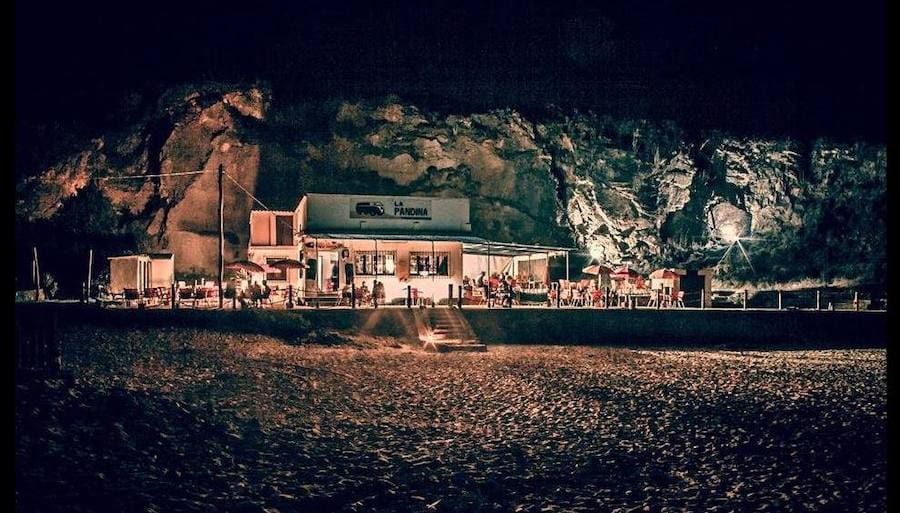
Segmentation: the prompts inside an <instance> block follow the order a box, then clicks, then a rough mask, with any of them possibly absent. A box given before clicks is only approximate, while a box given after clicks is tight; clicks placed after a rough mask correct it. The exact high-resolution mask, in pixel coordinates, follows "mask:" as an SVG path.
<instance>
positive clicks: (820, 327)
mask: <svg viewBox="0 0 900 513" xmlns="http://www.w3.org/2000/svg"><path fill="white" fill-rule="evenodd" d="M462 315H464V316H465V318H466V320H468V321H469V324H470V325H471V326H472V329H473V330H474V331H475V334H476V335H477V336H478V338H479V339H480V340H481V342H483V343H486V344H594V345H613V346H644V347H650V346H652V347H665V346H669V347H672V346H677V347H729V348H730V347H734V348H738V347H748V348H749V347H766V348H774V349H778V348H783V349H797V348H829V347H833V348H838V347H847V348H853V347H860V348H861V347H873V348H878V347H886V345H887V313H886V312H842V311H795V310H794V311H784V310H783V311H754V310H745V311H742V310H589V309H583V310H582V309H553V308H546V309H542V308H533V309H531V308H529V309H512V310H504V309H492V310H487V309H463V310H462ZM54 317H55V318H56V319H58V322H59V323H60V328H61V329H64V327H65V326H66V325H69V324H97V325H104V326H117V327H122V328H138V329H153V328H163V327H185V328H204V329H221V330H224V331H232V332H242V333H261V334H267V335H271V336H276V337H281V338H285V339H289V340H292V339H297V338H301V337H303V336H305V335H306V334H308V333H309V332H310V331H311V330H314V329H334V330H347V331H354V332H360V333H367V334H371V335H375V336H393V337H398V338H401V339H405V340H408V341H415V340H417V338H418V334H417V331H416V328H415V319H414V317H413V310H408V309H406V308H379V309H359V310H334V309H321V310H292V311H260V310H242V311H228V310H225V311H217V310H168V309H159V310H124V309H122V310H119V309H101V308H95V307H85V306H82V305H77V304H76V305H59V304H50V303H44V304H17V305H16V318H17V320H16V322H17V323H19V322H20V321H22V322H25V321H27V320H29V319H30V320H32V321H34V320H38V321H40V320H41V319H47V320H50V319H52V318H54Z"/></svg>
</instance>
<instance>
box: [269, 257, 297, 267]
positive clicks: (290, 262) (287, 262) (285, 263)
mask: <svg viewBox="0 0 900 513" xmlns="http://www.w3.org/2000/svg"><path fill="white" fill-rule="evenodd" d="M271 266H272V267H274V268H276V269H283V270H287V269H306V264H304V263H303V262H301V261H299V260H294V259H293V258H285V259H284V260H279V261H277V262H272V264H271Z"/></svg>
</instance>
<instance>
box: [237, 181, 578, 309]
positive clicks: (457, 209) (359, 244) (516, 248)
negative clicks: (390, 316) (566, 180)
mask: <svg viewBox="0 0 900 513" xmlns="http://www.w3.org/2000/svg"><path fill="white" fill-rule="evenodd" d="M471 230H472V225H471V221H470V217H469V200H468V199H466V198H439V197H420V196H379V195H350V194H314V193H309V194H307V195H305V196H304V197H303V198H302V199H301V200H300V202H299V204H298V205H297V208H295V209H294V210H293V211H273V210H265V211H260V210H255V211H252V212H251V213H250V245H249V247H248V259H249V260H251V261H253V262H256V263H258V264H268V265H271V264H272V263H274V262H275V261H277V260H281V259H286V258H289V259H296V260H299V261H301V262H303V263H305V264H306V268H305V269H287V270H284V271H279V272H269V273H267V274H266V276H265V279H266V280H267V282H268V284H269V285H270V286H272V287H287V286H288V285H291V286H292V287H293V288H294V290H296V291H298V292H299V295H300V296H301V297H303V296H306V297H312V296H322V295H330V294H338V293H340V292H341V291H342V290H344V288H345V287H346V286H348V285H350V284H351V283H353V284H355V286H356V287H357V289H359V288H360V287H362V285H363V284H365V286H366V287H367V288H368V289H369V290H370V291H371V290H372V287H373V282H374V281H375V280H377V281H378V282H380V283H382V284H383V285H384V291H385V302H387V303H392V302H402V301H404V300H405V298H406V297H407V294H408V293H410V292H409V289H413V290H414V291H415V292H414V294H415V295H417V296H418V297H425V298H430V299H432V300H434V301H439V300H440V299H443V298H446V297H447V296H448V294H449V287H450V286H453V288H454V290H458V287H459V286H460V285H462V283H463V278H464V276H468V277H469V278H471V279H473V280H474V279H475V278H476V277H477V276H478V275H479V274H480V273H481V272H482V271H484V272H485V274H486V275H488V276H489V275H491V274H494V273H501V272H507V273H510V274H513V275H514V276H516V275H517V273H518V275H519V276H520V278H521V279H522V280H523V283H524V282H526V281H527V282H529V283H531V284H533V285H535V286H538V285H540V284H546V282H547V262H548V261H549V258H550V257H551V256H553V255H558V254H561V253H562V252H565V251H567V248H553V247H543V246H534V245H521V244H510V243H500V242H492V241H487V240H484V239H481V238H477V237H472V235H471ZM520 271H521V272H520Z"/></svg>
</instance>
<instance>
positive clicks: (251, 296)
mask: <svg viewBox="0 0 900 513" xmlns="http://www.w3.org/2000/svg"><path fill="white" fill-rule="evenodd" d="M236 294H237V299H238V301H239V302H240V303H241V308H247V307H248V306H255V307H260V306H262V303H263V301H264V300H267V299H269V297H270V296H271V295H272V289H271V287H269V284H268V283H266V280H263V281H262V284H260V283H258V282H256V281H255V280H254V281H252V282H250V285H248V286H247V288H246V289H243V290H240V291H238V292H236Z"/></svg>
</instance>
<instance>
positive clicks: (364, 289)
mask: <svg viewBox="0 0 900 513" xmlns="http://www.w3.org/2000/svg"><path fill="white" fill-rule="evenodd" d="M356 300H357V301H358V302H359V303H360V304H365V303H367V302H368V301H369V287H368V286H367V285H366V282H362V285H360V286H359V290H357V291H356Z"/></svg>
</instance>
